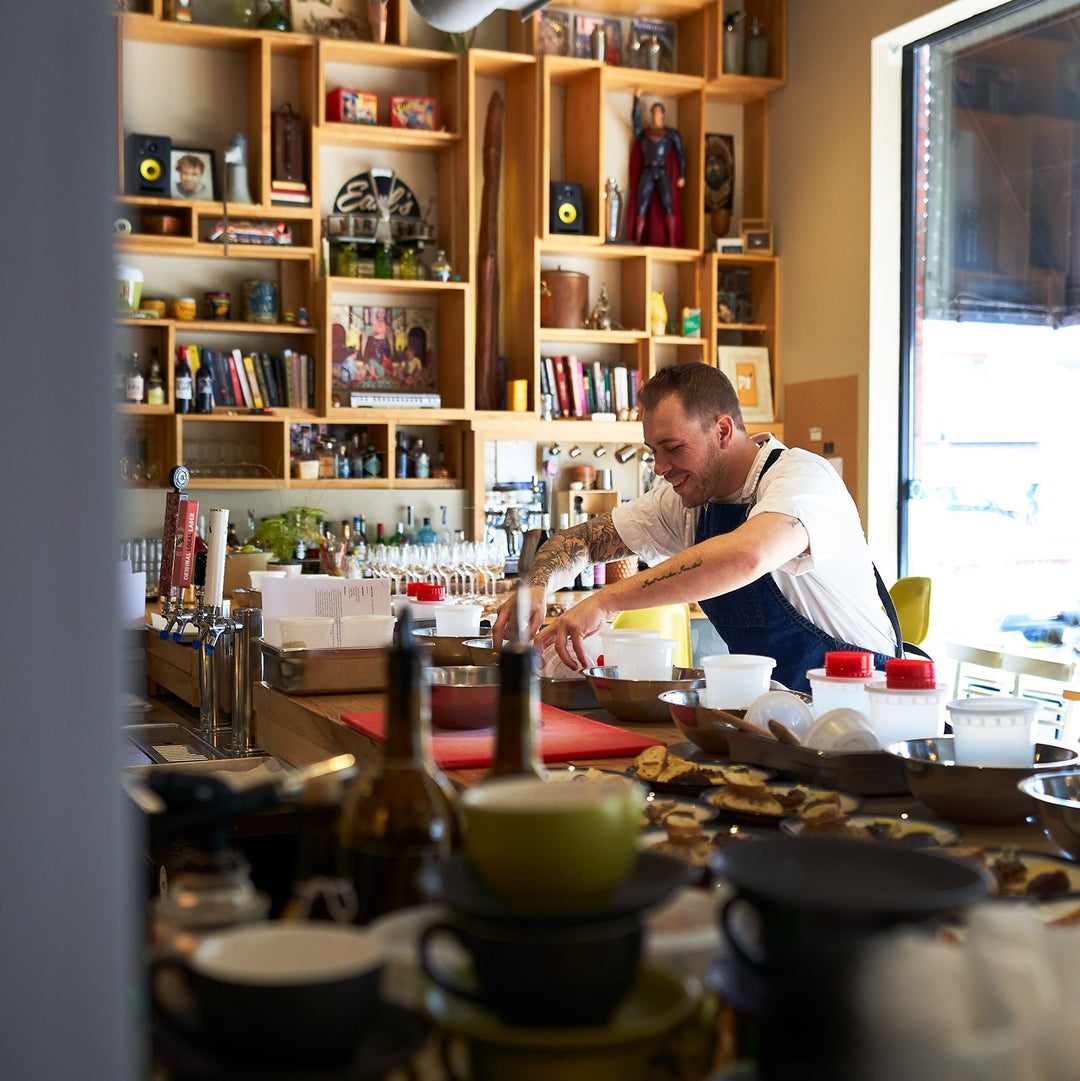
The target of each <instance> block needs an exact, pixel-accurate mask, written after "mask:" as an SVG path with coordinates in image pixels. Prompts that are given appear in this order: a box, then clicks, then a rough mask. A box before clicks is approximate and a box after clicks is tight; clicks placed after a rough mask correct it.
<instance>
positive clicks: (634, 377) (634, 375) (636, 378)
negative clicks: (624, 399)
mask: <svg viewBox="0 0 1080 1081" xmlns="http://www.w3.org/2000/svg"><path fill="white" fill-rule="evenodd" d="M639 386H641V372H639V371H638V370H637V368H631V369H630V386H629V399H630V408H631V409H633V408H634V407H635V406H636V405H637V392H638V387H639Z"/></svg>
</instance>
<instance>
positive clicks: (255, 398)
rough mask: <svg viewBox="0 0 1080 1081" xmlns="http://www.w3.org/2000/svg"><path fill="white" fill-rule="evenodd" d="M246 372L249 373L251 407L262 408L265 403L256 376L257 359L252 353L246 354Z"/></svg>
mask: <svg viewBox="0 0 1080 1081" xmlns="http://www.w3.org/2000/svg"><path fill="white" fill-rule="evenodd" d="M244 373H245V374H246V375H247V382H248V387H249V388H250V390H251V408H252V409H262V407H263V405H264V402H263V396H262V389H261V388H260V386H259V381H258V378H257V376H256V371H255V361H254V360H253V359H252V356H251V354H250V353H245V354H244Z"/></svg>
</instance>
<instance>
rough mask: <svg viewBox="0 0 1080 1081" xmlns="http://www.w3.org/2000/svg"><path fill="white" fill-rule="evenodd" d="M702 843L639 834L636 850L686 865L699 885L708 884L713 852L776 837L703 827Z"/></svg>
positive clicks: (660, 833) (746, 829) (750, 829)
mask: <svg viewBox="0 0 1080 1081" xmlns="http://www.w3.org/2000/svg"><path fill="white" fill-rule="evenodd" d="M701 832H702V833H703V835H704V839H703V840H700V841H695V842H693V843H690V844H680V843H678V842H677V841H672V840H670V839H669V837H668V834H667V830H665V829H664V828H663V827H660V828H659V829H656V828H654V829H648V830H642V831H641V833H640V834H639V835H638V842H637V843H638V848H639V849H640V850H641V851H642V852H644V853H647V854H648V855H650V856H665V857H667V858H669V859H675V860H681V861H682V862H683V863H688V864H690V866H691V867H692V868H693V869H694V871H695V872H697V874H698V878H697V881H698V883H699V884H703V883H707V882H708V881H709V858H710V857H711V856H713V855H714V854H715V853H716V851H717V850H718V849H720V848H723V847H724V846H725V845H729V844H742V843H745V842H747V841H763V840H764V841H770V840H774V839H775V838H776V837H777V834H776V833H774V832H771V831H769V830H763V829H757V828H755V827H754V826H740V825H733V824H726V825H725V824H721V825H717V826H704V827H703V828H702V831H701Z"/></svg>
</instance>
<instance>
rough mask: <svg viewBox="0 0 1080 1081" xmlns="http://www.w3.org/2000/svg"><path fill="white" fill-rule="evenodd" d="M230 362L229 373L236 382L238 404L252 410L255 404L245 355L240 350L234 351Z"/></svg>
mask: <svg viewBox="0 0 1080 1081" xmlns="http://www.w3.org/2000/svg"><path fill="white" fill-rule="evenodd" d="M229 360H230V364H229V372H230V374H231V375H232V377H233V379H234V380H235V381H236V386H235V391H236V404H237V405H245V406H247V408H248V409H250V408H251V407H252V405H253V404H254V403H253V400H252V397H251V391H250V390H249V389H248V382H247V372H246V371H245V369H244V355H243V353H241V352H240V350H239V349H234V350H233V351H232V356H231V357H230V358H229Z"/></svg>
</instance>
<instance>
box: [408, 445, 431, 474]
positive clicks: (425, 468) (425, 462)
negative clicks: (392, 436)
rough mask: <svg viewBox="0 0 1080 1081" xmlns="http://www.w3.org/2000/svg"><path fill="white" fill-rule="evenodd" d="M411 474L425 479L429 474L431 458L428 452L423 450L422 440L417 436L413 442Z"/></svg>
mask: <svg viewBox="0 0 1080 1081" xmlns="http://www.w3.org/2000/svg"><path fill="white" fill-rule="evenodd" d="M412 457H413V476H414V477H419V478H421V479H427V478H428V477H430V476H431V458H430V457H429V456H428V452H427V451H426V450H424V441H423V440H422V439H421V438H420V437H419V436H417V439H416V442H415V443H413V452H412Z"/></svg>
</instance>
